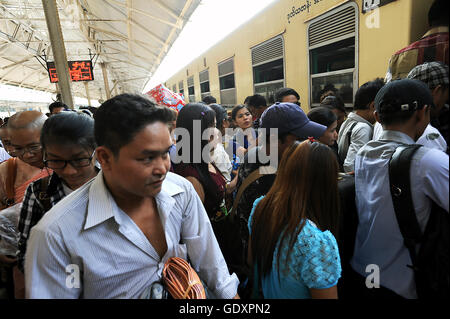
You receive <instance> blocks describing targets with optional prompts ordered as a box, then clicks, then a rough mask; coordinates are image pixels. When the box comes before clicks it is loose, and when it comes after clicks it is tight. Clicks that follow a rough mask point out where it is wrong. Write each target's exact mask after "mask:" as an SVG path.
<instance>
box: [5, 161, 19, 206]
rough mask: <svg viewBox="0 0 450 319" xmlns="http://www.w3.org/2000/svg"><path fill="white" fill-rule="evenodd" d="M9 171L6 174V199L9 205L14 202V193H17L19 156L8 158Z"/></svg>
mask: <svg viewBox="0 0 450 319" xmlns="http://www.w3.org/2000/svg"><path fill="white" fill-rule="evenodd" d="M7 163H8V164H7V165H8V173H7V175H6V181H5V186H6V201H5V204H6V205H7V207H9V206H12V205H13V204H14V195H15V193H16V191H15V187H14V184H15V183H16V176H17V158H16V157H11V158H10V159H8V162H7Z"/></svg>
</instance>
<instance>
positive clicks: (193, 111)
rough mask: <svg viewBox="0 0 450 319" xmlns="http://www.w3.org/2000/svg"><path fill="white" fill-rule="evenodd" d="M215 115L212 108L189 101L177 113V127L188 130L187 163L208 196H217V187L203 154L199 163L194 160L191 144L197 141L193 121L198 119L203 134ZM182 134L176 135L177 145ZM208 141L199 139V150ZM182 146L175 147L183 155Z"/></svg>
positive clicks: (212, 122) (211, 123) (211, 125)
mask: <svg viewBox="0 0 450 319" xmlns="http://www.w3.org/2000/svg"><path fill="white" fill-rule="evenodd" d="M215 117H216V113H215V112H214V110H213V109H212V108H211V107H210V106H208V105H206V104H203V103H189V104H186V105H185V106H183V108H182V109H181V110H180V112H179V113H178V118H177V128H184V129H186V130H187V131H188V132H189V137H188V138H189V142H190V143H189V144H188V145H190V148H191V149H190V152H189V154H190V158H189V163H184V164H187V165H189V166H191V167H193V168H194V169H195V170H196V171H197V172H198V174H199V176H200V183H201V184H202V186H203V188H204V191H205V194H208V195H210V196H217V194H216V192H215V190H216V188H217V186H216V184H215V183H214V181H213V180H212V179H211V176H210V174H209V169H208V163H207V162H205V161H204V158H203V156H200V161H201V162H200V163H195V162H194V154H193V153H194V152H193V149H192V147H193V145H194V143H198V140H195V138H196V136H195V134H194V123H195V122H194V121H195V120H200V132H201V134H203V132H204V131H205V130H206V129H208V128H210V127H213V125H214V118H215ZM182 139H183V135H182V134H179V135H177V143H176V144H177V145H180V144H179V143H180V142H181V141H182ZM208 143H209V141H207V140H204V139H201V150H202V151H203V149H204V147H205V146H206V145H207V144H208ZM183 149H184V148H183V147H182V148H180V149H177V154H178V155H179V156H183V154H182V151H183Z"/></svg>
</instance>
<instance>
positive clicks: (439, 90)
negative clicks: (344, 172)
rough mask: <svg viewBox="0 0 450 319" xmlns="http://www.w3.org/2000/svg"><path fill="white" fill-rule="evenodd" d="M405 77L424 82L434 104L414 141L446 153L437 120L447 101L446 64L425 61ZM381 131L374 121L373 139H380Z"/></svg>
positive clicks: (444, 142) (445, 146) (444, 141)
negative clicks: (424, 124) (425, 123)
mask: <svg viewBox="0 0 450 319" xmlns="http://www.w3.org/2000/svg"><path fill="white" fill-rule="evenodd" d="M407 78H408V79H415V80H420V81H422V82H424V83H425V84H426V85H427V86H428V88H429V89H430V92H431V95H432V97H433V104H434V107H433V108H432V109H431V111H430V112H431V113H430V117H431V121H430V123H429V124H428V125H427V127H426V129H425V131H424V132H423V134H422V136H420V138H419V139H418V140H417V141H416V143H417V144H421V145H423V146H426V147H428V148H435V149H438V150H441V151H443V152H447V154H448V145H447V142H446V140H445V138H444V137H443V136H442V134H441V132H439V125H440V124H439V121H438V117H439V113H440V111H441V110H442V108H443V107H444V105H445V103H446V102H447V101H448V92H449V79H448V66H447V65H445V64H443V63H441V62H426V63H423V64H420V65H417V66H415V67H414V68H413V69H412V70H411V71H410V72H409V73H408V75H407ZM432 124H433V125H434V126H433V125H432ZM382 133H383V128H382V126H381V124H380V123H376V125H375V127H374V133H373V139H374V140H378V139H380V137H381V134H382ZM447 138H448V137H447Z"/></svg>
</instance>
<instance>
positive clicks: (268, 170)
mask: <svg viewBox="0 0 450 319" xmlns="http://www.w3.org/2000/svg"><path fill="white" fill-rule="evenodd" d="M275 172H276V171H275V168H273V167H271V166H261V167H260V168H257V169H255V170H254V171H253V172H252V173H251V174H250V175H248V176H247V178H246V179H244V181H243V182H242V185H241V187H239V191H238V192H237V194H236V198H235V199H234V203H233V208H232V209H231V213H232V214H234V215H235V214H236V208H237V205H238V204H239V201H240V200H241V197H242V194H244V191H245V189H246V188H247V187H248V186H249V185H250V184H251V183H253V182H254V181H256V180H257V179H258V178H260V177H262V176H264V175H268V174H273V173H275Z"/></svg>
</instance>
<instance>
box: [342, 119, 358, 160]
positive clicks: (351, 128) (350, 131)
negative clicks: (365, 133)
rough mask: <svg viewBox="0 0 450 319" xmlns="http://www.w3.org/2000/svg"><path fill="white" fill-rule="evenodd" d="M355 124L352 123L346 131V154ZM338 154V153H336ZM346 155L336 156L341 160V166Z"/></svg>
mask: <svg viewBox="0 0 450 319" xmlns="http://www.w3.org/2000/svg"><path fill="white" fill-rule="evenodd" d="M356 124H358V122H356V121H354V122H353V123H352V125H351V126H350V129H349V130H348V131H347V134H346V135H345V139H346V140H347V145H348V146H347V153H348V149H349V148H350V143H351V141H352V133H353V129H354V128H355V126H356ZM338 153H339V152H338ZM347 153H345V155H344V154H342V153H341V154H338V155H339V157H340V160H341V163H342V165H344V161H345V158H346V157H347Z"/></svg>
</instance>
